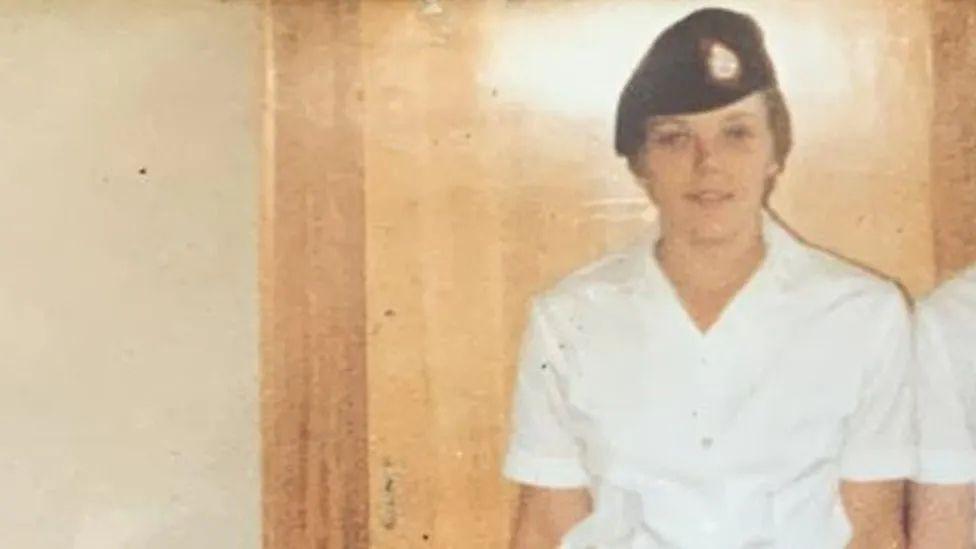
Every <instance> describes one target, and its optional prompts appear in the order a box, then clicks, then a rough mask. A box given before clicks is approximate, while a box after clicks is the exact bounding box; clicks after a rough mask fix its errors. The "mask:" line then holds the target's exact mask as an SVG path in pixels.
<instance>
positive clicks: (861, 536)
mask: <svg viewBox="0 0 976 549" xmlns="http://www.w3.org/2000/svg"><path fill="white" fill-rule="evenodd" d="M907 547H908V538H907V536H906V535H905V532H904V531H902V528H901V525H900V524H899V525H898V527H897V528H892V527H878V528H873V529H862V530H861V531H860V532H857V533H855V534H854V537H853V538H852V539H851V542H850V543H848V544H847V549H906V548H907ZM942 549H946V548H942Z"/></svg>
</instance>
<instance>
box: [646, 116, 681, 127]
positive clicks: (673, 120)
mask: <svg viewBox="0 0 976 549" xmlns="http://www.w3.org/2000/svg"><path fill="white" fill-rule="evenodd" d="M667 124H674V125H677V126H682V127H687V126H688V123H687V122H685V121H684V120H682V119H680V118H678V117H676V116H655V117H654V118H652V119H651V120H649V121H648V122H647V129H649V130H654V129H656V128H658V127H659V126H664V125H667Z"/></svg>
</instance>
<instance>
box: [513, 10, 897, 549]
mask: <svg viewBox="0 0 976 549" xmlns="http://www.w3.org/2000/svg"><path fill="white" fill-rule="evenodd" d="M790 147H791V138H790V124H789V116H788V112H787V110H786V106H785V104H784V101H783V98H782V95H781V93H780V91H779V88H778V85H777V81H776V76H775V72H774V69H773V66H772V63H771V62H770V60H769V57H768V54H767V52H766V50H765V46H764V44H763V38H762V33H761V31H760V29H759V28H758V26H757V25H756V24H755V22H754V21H753V20H752V19H751V18H749V17H748V16H745V15H743V14H740V13H736V12H732V11H727V10H720V9H706V10H700V11H696V12H694V13H692V14H691V15H689V16H687V17H686V18H684V19H682V20H681V21H678V22H677V23H675V24H674V25H672V26H671V27H669V28H668V29H666V30H665V31H664V32H663V33H662V34H661V35H660V36H659V37H658V38H657V39H656V40H655V41H654V43H653V44H652V45H651V47H650V49H649V51H648V52H647V54H646V55H645V56H644V58H643V59H642V61H641V62H640V64H639V65H638V66H637V68H636V70H635V72H634V74H633V75H632V77H631V78H630V80H629V82H628V83H627V85H626V86H625V88H624V90H623V92H622V94H621V97H620V103H619V105H618V116H617V130H616V149H617V152H618V153H619V154H620V155H622V156H624V157H625V158H626V159H627V161H628V164H629V166H630V168H631V170H632V172H633V173H634V175H635V176H636V177H637V179H638V180H639V181H640V183H641V184H642V185H643V186H644V188H645V189H646V190H647V193H648V195H649V196H650V198H651V199H652V200H653V202H654V203H655V205H656V206H657V209H658V213H659V219H658V222H657V224H656V225H655V226H654V227H653V228H652V229H651V230H650V231H649V233H648V234H647V235H645V237H644V238H641V239H639V241H638V242H637V243H636V244H635V245H633V246H631V247H629V248H627V249H625V250H623V251H621V252H617V253H613V254H610V255H608V256H606V257H605V258H603V259H602V260H600V261H598V262H596V263H594V264H592V265H589V266H587V267H585V268H583V269H581V270H579V271H577V272H575V273H573V274H572V275H570V276H568V277H566V278H564V279H563V280H561V281H560V282H559V283H558V284H556V285H555V286H554V287H553V288H551V289H550V290H548V291H546V292H544V293H542V294H540V295H538V296H536V298H535V299H533V301H532V305H531V307H530V313H529V319H528V325H527V329H526V332H525V335H524V340H523V345H522V350H521V355H520V364H519V374H518V379H517V383H516V392H515V397H514V412H513V420H512V421H513V423H512V426H513V430H512V435H511V440H510V445H509V450H508V454H507V457H506V463H505V474H506V476H507V477H508V478H510V479H512V480H514V481H517V482H519V483H521V484H522V485H523V487H522V494H521V498H520V505H519V509H518V517H517V521H516V525H515V533H514V537H513V541H512V546H513V547H515V548H519V549H524V548H531V549H539V548H546V547H557V546H558V547H561V548H566V549H569V548H572V549H577V548H579V549H582V548H593V547H595V548H619V549H622V548H689V549H691V548H694V549H699V548H715V549H735V548H747V547H748V548H759V547H770V548H773V547H775V548H792V549H802V548H809V549H830V548H842V547H858V548H860V547H863V548H870V549H882V548H895V547H903V546H904V544H905V535H904V531H903V524H902V519H901V517H902V511H903V507H902V506H903V497H902V492H903V484H904V483H903V481H902V479H903V478H904V477H906V476H908V475H909V474H911V473H912V472H913V469H914V466H915V454H914V448H913V444H914V440H913V436H912V426H911V419H912V417H911V404H912V400H913V399H912V391H911V386H910V384H909V383H908V379H907V378H908V375H907V371H908V366H909V364H910V362H911V360H910V359H911V346H910V339H911V331H910V328H911V327H910V324H911V323H910V319H909V316H908V313H907V309H906V306H905V302H904V299H903V297H902V294H901V292H900V291H899V290H898V288H897V287H896V286H895V285H894V284H892V283H890V282H887V281H883V280H881V279H878V278H876V277H874V276H873V275H871V274H869V273H867V272H866V271H863V270H861V269H859V268H856V267H854V266H852V265H849V264H847V263H845V262H842V261H841V260H839V259H836V258H835V257H833V256H831V255H828V254H825V253H823V252H820V251H818V250H815V249H813V248H811V247H808V246H806V245H804V244H803V243H801V242H800V241H798V240H797V239H795V238H794V237H793V236H792V235H791V234H790V233H789V232H787V231H786V230H785V229H784V228H783V227H781V226H780V225H779V224H778V223H777V222H776V221H775V220H774V219H773V217H772V215H771V214H770V213H769V212H768V211H767V210H766V209H765V202H766V197H767V195H768V194H769V191H770V190H771V186H772V184H773V182H774V180H775V179H776V177H777V175H778V174H779V173H780V172H781V171H782V169H783V166H784V162H785V160H786V157H787V155H788V153H789V150H790Z"/></svg>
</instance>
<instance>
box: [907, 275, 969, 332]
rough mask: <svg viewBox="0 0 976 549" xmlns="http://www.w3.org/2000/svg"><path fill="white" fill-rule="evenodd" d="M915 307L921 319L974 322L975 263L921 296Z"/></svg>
mask: <svg viewBox="0 0 976 549" xmlns="http://www.w3.org/2000/svg"><path fill="white" fill-rule="evenodd" d="M916 309H917V315H918V317H919V318H920V319H921V320H923V321H930V320H931V321H934V320H944V321H947V322H953V321H958V322H962V323H968V322H976V265H973V266H970V267H969V268H968V269H965V270H963V271H961V272H960V273H957V274H956V275H955V276H953V277H952V278H950V279H949V280H947V281H946V282H944V283H942V285H940V286H939V287H937V288H935V289H934V290H932V291H931V292H930V293H928V294H927V295H925V296H924V297H922V298H921V299H920V300H919V302H918V305H917V306H916Z"/></svg>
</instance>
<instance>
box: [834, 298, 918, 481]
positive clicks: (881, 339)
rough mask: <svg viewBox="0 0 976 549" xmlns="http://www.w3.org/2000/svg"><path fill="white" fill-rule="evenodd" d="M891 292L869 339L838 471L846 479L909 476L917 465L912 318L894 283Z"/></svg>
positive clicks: (881, 308)
mask: <svg viewBox="0 0 976 549" xmlns="http://www.w3.org/2000/svg"><path fill="white" fill-rule="evenodd" d="M891 293H892V294H894V295H891V296H890V298H891V299H890V301H889V302H886V303H885V304H883V305H882V306H881V307H879V310H878V311H876V313H877V316H876V317H875V318H876V319H877V320H879V322H878V324H877V325H878V326H880V327H881V329H880V331H874V336H875V337H872V338H869V339H868V340H867V341H866V342H865V343H866V345H868V354H867V355H865V356H866V357H867V358H866V364H865V365H864V367H865V371H864V373H863V377H862V379H861V387H860V394H859V395H858V404H857V406H856V408H855V410H854V412H853V414H851V416H850V417H849V418H848V421H847V425H846V433H845V434H846V436H845V441H844V446H843V450H842V454H841V463H840V476H841V478H843V479H846V480H853V481H872V480H888V479H898V478H908V477H910V476H912V475H913V474H914V473H915V468H916V466H917V459H916V450H915V439H916V435H915V426H914V421H913V420H914V406H915V392H914V387H913V384H912V376H911V366H912V322H911V316H910V314H909V311H908V308H907V304H906V302H905V300H904V298H903V297H902V296H901V293H900V292H899V291H898V290H897V289H894V288H892V290H891ZM872 320H873V319H872V318H865V319H864V321H865V322H871V321H872Z"/></svg>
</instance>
